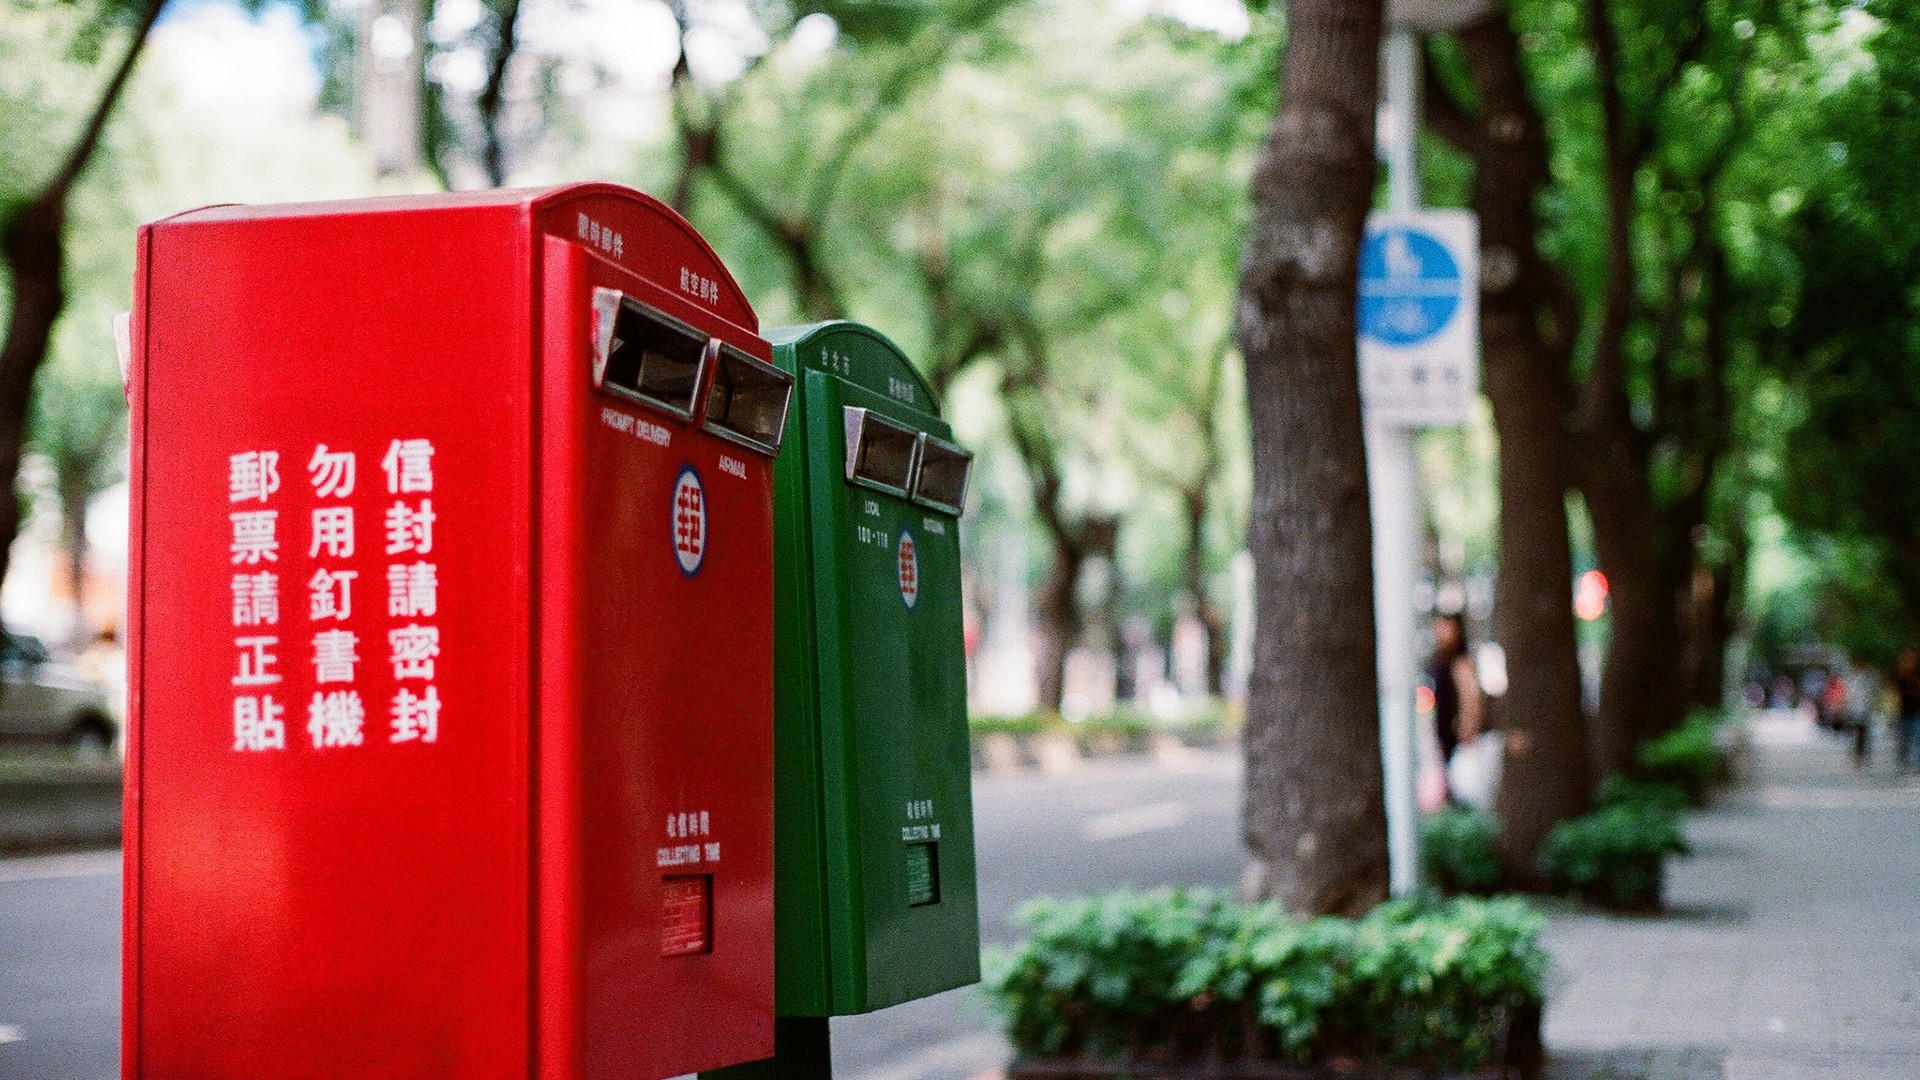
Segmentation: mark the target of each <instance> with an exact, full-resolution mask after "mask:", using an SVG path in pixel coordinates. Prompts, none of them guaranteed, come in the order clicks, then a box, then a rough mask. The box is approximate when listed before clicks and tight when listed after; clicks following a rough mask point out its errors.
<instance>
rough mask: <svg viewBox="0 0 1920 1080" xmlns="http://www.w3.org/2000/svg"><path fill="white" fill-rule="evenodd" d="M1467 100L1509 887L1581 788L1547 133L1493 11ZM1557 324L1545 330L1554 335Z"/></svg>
mask: <svg viewBox="0 0 1920 1080" xmlns="http://www.w3.org/2000/svg"><path fill="white" fill-rule="evenodd" d="M1458 38H1459V42H1460V46H1461V48H1462V50H1463V51H1464V53H1465V54H1466V59H1467V65H1468V68H1469V70H1470V71H1471V73H1472V76H1473V83H1474V88H1475V90H1476V91H1477V92H1478V96H1479V99H1480V109H1479V113H1478V115H1477V116H1474V117H1473V118H1472V119H1471V122H1470V126H1469V127H1468V129H1467V139H1466V141H1467V142H1468V144H1469V147H1470V149H1471V151H1472V152H1473V154H1474V156H1475V158H1476V159H1477V162H1478V168H1477V170H1476V172H1475V174H1474V187H1473V209H1474V212H1475V213H1476V214H1478V215H1479V218H1480V248H1481V258H1480V265H1481V277H1480V341H1481V350H1482V353H1483V358H1484V366H1485V369H1486V392H1487V397H1488V399H1489V400H1490V401H1491V402H1492V404H1493V419H1494V424H1495V426H1496V427H1497V428H1498V430H1499V435H1500V450H1499V468H1500V581H1499V603H1498V606H1497V608H1496V610H1495V625H1496V627H1497V630H1498V633H1499V637H1500V643H1501V645H1502V647H1503V648H1505V650H1506V653H1507V672H1508V686H1507V693H1506V696H1505V698H1504V700H1503V702H1502V709H1501V716H1502V721H1501V723H1502V726H1503V727H1504V728H1505V729H1506V732H1507V762H1506V765H1505V768H1504V770H1503V775H1502V782H1501V785H1500V796H1499V798H1500V802H1499V815H1498V816H1499V818H1500V826H1501V828H1500V842H1499V847H1500V855H1501V862H1502V864H1503V865H1504V868H1505V870H1506V872H1507V874H1508V875H1509V878H1510V880H1513V881H1516V882H1526V881H1529V880H1531V879H1532V878H1533V876H1534V869H1533V867H1534V861H1535V860H1536V859H1537V858H1538V855H1539V850H1540V845H1541V843H1542V842H1543V841H1544V840H1545V839H1546V834H1547V832H1548V830H1550V829H1552V828H1553V826H1554V825H1555V824H1557V823H1559V822H1561V821H1563V820H1566V819H1567V818H1570V817H1575V816H1578V815H1579V814H1581V813H1582V812H1584V811H1585V810H1586V808H1587V803H1588V800H1589V798H1590V796H1591V794H1592V786H1591V777H1590V774H1589V771H1588V754H1589V750H1588V745H1587V737H1586V718H1585V716H1584V715H1583V713H1582V711H1581V704H1580V663H1579V654H1578V651H1577V649H1576V646H1575V642H1574V627H1573V605H1572V603H1571V598H1570V592H1571V590H1572V587H1573V559H1572V549H1571V541H1570V538H1569V536H1568V531H1567V502H1566V499H1567V491H1568V489H1569V488H1570V487H1571V485H1572V481H1573V475H1572V465H1571V463H1570V461H1569V454H1570V448H1569V439H1568V434H1567V424H1568V422H1569V420H1570V419H1571V413H1572V406H1573V399H1572V392H1571V391H1572V383H1571V374H1570V372H1569V371H1568V363H1567V355H1566V353H1565V351H1564V349H1563V348H1562V347H1561V342H1560V341H1558V340H1556V341H1549V340H1548V339H1547V337H1546V336H1545V333H1544V332H1543V328H1544V327H1551V326H1552V325H1553V320H1552V318H1551V317H1550V316H1549V317H1547V318H1543V315H1547V314H1548V313H1549V312H1551V310H1552V308H1553V304H1554V295H1555V294H1554V293H1553V292H1552V290H1551V289H1550V288H1549V287H1548V286H1547V284H1546V283H1547V282H1549V281H1551V280H1552V279H1553V275H1554V274H1555V270H1554V269H1553V268H1552V267H1550V266H1549V265H1547V263H1546V261H1545V260H1544V259H1543V258H1541V256H1540V252H1539V248H1538V246H1537V244H1536V241H1535V237H1536V235H1537V234H1538V231H1539V223H1538V222H1537V221H1536V220H1535V216H1534V210H1533V207H1534V200H1535V199H1536V198H1537V197H1538V195H1539V192H1540V190H1541V188H1543V187H1545V186H1546V184H1547V181H1548V171H1547V146H1546V134H1545V131H1544V128H1543V125H1542V123H1541V118H1540V114H1539V111H1538V110H1537V109H1536V108H1534V105H1533V101H1532V99H1531V98H1529V97H1528V96H1527V89H1526V81H1525V75H1524V73H1523V72H1522V70H1521V67H1520V42H1519V39H1518V38H1517V37H1516V36H1515V34H1514V32H1513V29H1512V27H1511V26H1510V25H1509V24H1508V22H1507V16H1506V15H1505V13H1504V12H1495V13H1494V14H1492V15H1490V16H1488V17H1486V18H1484V19H1481V20H1479V21H1478V22H1476V23H1474V24H1473V25H1472V26H1470V27H1468V28H1466V29H1465V30H1463V31H1461V32H1460V33H1459V35H1458ZM1569 329H1570V328H1569V327H1558V328H1556V333H1557V336H1558V337H1561V338H1564V337H1565V336H1566V331H1567V330H1569Z"/></svg>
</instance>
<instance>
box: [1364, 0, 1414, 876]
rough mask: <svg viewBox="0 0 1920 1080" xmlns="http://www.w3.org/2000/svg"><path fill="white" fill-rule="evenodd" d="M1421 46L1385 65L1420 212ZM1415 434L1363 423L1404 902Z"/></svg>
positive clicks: (1403, 207)
mask: <svg viewBox="0 0 1920 1080" xmlns="http://www.w3.org/2000/svg"><path fill="white" fill-rule="evenodd" d="M1418 45H1419V43H1418V41H1417V40H1416V38H1415V37H1414V34H1413V32H1412V31H1411V30H1408V29H1406V28H1405V27H1397V28H1395V29H1393V30H1392V31H1391V32H1390V33H1389V35H1388V37H1387V39H1386V48H1385V56H1384V57H1383V60H1384V61H1385V62H1384V63H1383V64H1382V66H1381V74H1382V82H1383V83H1384V86H1383V89H1384V91H1385V93H1384V94H1383V97H1384V98H1385V102H1384V103H1385V106H1386V108H1385V113H1386V115H1385V116H1384V117H1383V118H1382V119H1383V120H1385V121H1387V122H1388V123H1389V124H1390V125H1391V128H1390V130H1388V131H1385V132H1383V134H1384V135H1385V136H1386V137H1385V138H1384V139H1383V140H1381V141H1382V143H1383V149H1384V150H1385V152H1386V158H1387V193H1388V194H1387V206H1388V209H1389V210H1390V211H1391V212H1394V213H1408V212H1411V211H1414V210H1417V209H1419V207H1420V171H1419V159H1418V149H1417V146H1416V143H1415V137H1416V133H1417V131H1418V122H1419V99H1418V94H1419V57H1418V54H1417V52H1416V50H1417V48H1418ZM1413 437H1414V429H1413V428H1412V427H1409V426H1405V425H1402V424H1395V423H1390V422H1387V421H1386V420H1385V419H1384V418H1382V417H1380V416H1378V415H1372V416H1369V417H1368V420H1367V486H1368V489H1369V493H1370V496H1371V503H1372V509H1373V618H1374V623H1375V627H1374V634H1375V642H1376V648H1377V650H1378V653H1379V661H1378V664H1379V667H1378V670H1379V679H1380V757H1381V763H1382V765H1383V766H1384V769H1385V774H1386V775H1385V780H1386V801H1387V864H1388V878H1389V882H1390V888H1391V889H1392V891H1393V894H1394V895H1395V896H1404V895H1406V894H1407V893H1409V892H1412V891H1413V890H1414V889H1415V888H1417V887H1418V886H1419V884H1420V849H1419V825H1420V823H1419V815H1418V807H1417V805H1416V803H1415V792H1414V784H1415V769H1416V763H1415V755H1414V727H1413V725H1414V715H1413V695H1414V678H1415V673H1416V672H1417V670H1418V668H1419V662H1420V661H1419V649H1420V645H1419V633H1420V628H1419V626H1418V625H1417V622H1416V620H1415V617H1414V610H1413V593H1414V587H1415V585H1416V580H1415V571H1414V568H1415V566H1416V565H1418V561H1419V557H1418V551H1419V525H1420V477H1419V468H1418V464H1417V462H1416V461H1415V460H1414V443H1413Z"/></svg>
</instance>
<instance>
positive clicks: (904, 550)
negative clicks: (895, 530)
mask: <svg viewBox="0 0 1920 1080" xmlns="http://www.w3.org/2000/svg"><path fill="white" fill-rule="evenodd" d="M898 554H899V559H898V562H899V564H900V599H901V600H903V601H905V602H906V605H907V606H908V607H909V608H911V607H912V606H913V605H915V604H917V603H919V602H920V553H919V551H918V550H916V549H915V548H914V546H913V534H912V533H910V532H908V531H907V530H905V529H901V530H900V549H899V552H898Z"/></svg>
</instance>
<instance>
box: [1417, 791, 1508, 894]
mask: <svg viewBox="0 0 1920 1080" xmlns="http://www.w3.org/2000/svg"><path fill="white" fill-rule="evenodd" d="M1499 832H1500V823H1499V822H1498V821H1496V820H1494V817H1493V815H1492V814H1489V813H1486V812H1485V811H1481V810H1475V809H1473V808H1472V807H1470V806H1457V805H1453V806H1447V807H1444V808H1443V809H1441V810H1439V811H1437V812H1435V813H1432V814H1428V815H1426V816H1425V817H1423V818H1421V820H1420V865H1421V869H1422V871H1423V877H1424V879H1425V881H1426V882H1427V883H1428V884H1429V885H1432V886H1433V887H1434V888H1436V889H1438V890H1440V891H1441V892H1442V893H1446V894H1448V895H1457V894H1466V895H1470V896H1489V895H1492V894H1493V893H1495V892H1497V891H1499V889H1500V886H1501V882H1502V875H1501V873H1500V857H1499V855H1498V854H1497V853H1496V851H1495V848H1494V840H1495V838H1496V837H1497V836H1498V835H1499Z"/></svg>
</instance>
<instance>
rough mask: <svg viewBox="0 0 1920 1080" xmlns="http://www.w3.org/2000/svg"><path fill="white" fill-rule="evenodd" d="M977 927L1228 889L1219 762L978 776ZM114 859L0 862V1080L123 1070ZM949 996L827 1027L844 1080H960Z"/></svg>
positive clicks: (1223, 772)
mask: <svg viewBox="0 0 1920 1080" xmlns="http://www.w3.org/2000/svg"><path fill="white" fill-rule="evenodd" d="M974 797H975V817H976V820H977V822H978V828H979V834H978V842H979V857H980V863H981V866H980V894H981V895H980V902H981V929H982V931H983V932H984V936H985V937H986V939H987V940H988V941H996V942H1006V941H1010V940H1011V939H1012V936H1013V934H1012V931H1011V929H1010V928H1009V926H1008V924H1007V916H1008V915H1009V914H1011V912H1012V911H1013V909H1014V908H1015V907H1017V906H1018V905H1019V904H1020V903H1021V902H1023V901H1025V900H1026V899H1028V898H1030V897H1033V896H1036V895H1039V894H1042V893H1047V892H1054V893H1062V892H1073V891H1081V890H1086V889H1096V888H1109V887H1114V886H1119V885H1128V884H1132V885H1155V884H1161V883H1165V882H1184V883H1214V884H1228V883H1231V882H1232V881H1233V880H1234V878H1235V876H1236V875H1237V874H1238V871H1239V863H1240V855H1239V841H1238V836H1239V825H1238V814H1237V811H1238V800H1239V769H1238V765H1237V762H1236V761H1235V760H1234V758H1233V757H1232V756H1231V755H1227V754H1217V753H1196V754H1193V755H1191V756H1187V757H1183V758H1181V759H1179V760H1175V761H1164V762H1156V761H1151V760H1147V759H1118V760H1109V761H1102V762H1092V763H1087V764H1084V765H1082V766H1081V767H1080V768H1079V769H1077V770H1075V771H1073V772H1070V773H1067V774H1064V775H1055V776H1042V775H1039V774H1033V773H1023V774H1018V775H1009V776H993V775H980V776H978V777H977V778H976V780H975V783H974ZM119 979H120V863H119V855H118V853H117V852H116V853H101V854H89V855H70V856H59V857H50V858H40V859H16V860H6V861H0V1080H14V1078H22V1080H25V1078H29V1077H30V1078H33V1080H109V1078H111V1077H115V1076H117V1075H118V1069H119V1016H120V998H119V992H120V991H119V986H120V982H119ZM989 1026H990V1025H989V1023H988V1021H987V1020H986V1018H985V1017H984V1016H983V1015H981V1014H980V1013H979V1012H978V1010H977V1009H976V1008H973V1007H971V1005H970V1001H969V995H968V993H967V992H966V991H956V992H953V993H948V994H942V995H940V996H938V997H934V998H929V999H927V1000H925V1001H919V1002H914V1003H912V1004H908V1005H902V1006H898V1007H896V1008H893V1009H887V1010H883V1011H881V1012H879V1013H874V1014H871V1015H869V1016H862V1017H849V1018H846V1019H843V1020H835V1021H834V1022H833V1034H834V1062H835V1069H834V1072H835V1074H836V1075H837V1076H838V1077H840V1078H841V1080H966V1078H968V1077H972V1076H975V1075H977V1074H979V1073H980V1072H983V1071H986V1070H988V1069H992V1068H994V1067H996V1066H998V1065H999V1064H1001V1063H1002V1062H1003V1061H1004V1059H1005V1053H1006V1050H1005V1044H1004V1043H1002V1042H1001V1041H1000V1040H999V1038H998V1037H997V1036H996V1035H993V1034H992V1033H991V1032H990V1031H989Z"/></svg>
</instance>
